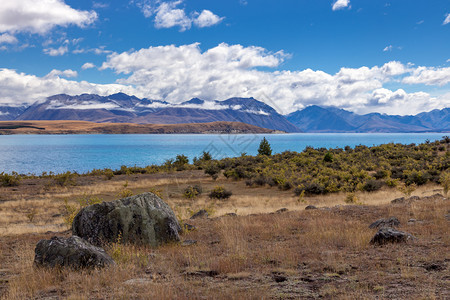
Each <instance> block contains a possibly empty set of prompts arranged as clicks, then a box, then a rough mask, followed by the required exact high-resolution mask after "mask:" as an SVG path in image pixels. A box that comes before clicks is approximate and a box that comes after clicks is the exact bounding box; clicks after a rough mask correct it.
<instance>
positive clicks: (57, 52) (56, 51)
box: [43, 45, 69, 56]
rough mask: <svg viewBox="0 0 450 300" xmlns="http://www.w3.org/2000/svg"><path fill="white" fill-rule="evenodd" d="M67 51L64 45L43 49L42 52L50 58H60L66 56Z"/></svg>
mask: <svg viewBox="0 0 450 300" xmlns="http://www.w3.org/2000/svg"><path fill="white" fill-rule="evenodd" d="M68 51H69V48H68V47H67V46H66V45H63V46H61V47H59V48H45V49H44V50H43V52H44V53H45V54H47V55H50V56H61V55H64V54H66V53H67V52H68Z"/></svg>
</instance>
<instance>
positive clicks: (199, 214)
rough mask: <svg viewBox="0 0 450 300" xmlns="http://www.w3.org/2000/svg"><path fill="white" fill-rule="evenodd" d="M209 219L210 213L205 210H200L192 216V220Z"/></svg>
mask: <svg viewBox="0 0 450 300" xmlns="http://www.w3.org/2000/svg"><path fill="white" fill-rule="evenodd" d="M207 217H208V212H207V211H206V210H204V209H200V210H199V211H198V212H196V213H195V214H193V215H192V217H191V220H193V219H203V218H207Z"/></svg>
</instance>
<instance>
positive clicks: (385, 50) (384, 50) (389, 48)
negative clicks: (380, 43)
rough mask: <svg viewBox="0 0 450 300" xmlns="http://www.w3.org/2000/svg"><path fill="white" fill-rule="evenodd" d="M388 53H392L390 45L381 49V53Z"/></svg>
mask: <svg viewBox="0 0 450 300" xmlns="http://www.w3.org/2000/svg"><path fill="white" fill-rule="evenodd" d="M388 51H392V45H389V46H386V47H385V48H384V49H383V52H388Z"/></svg>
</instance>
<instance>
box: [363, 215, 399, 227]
mask: <svg viewBox="0 0 450 300" xmlns="http://www.w3.org/2000/svg"><path fill="white" fill-rule="evenodd" d="M398 226H400V221H399V220H398V219H397V218H396V217H390V218H389V219H379V220H376V221H375V222H373V223H372V224H370V225H369V228H371V229H373V228H383V227H391V228H394V227H398Z"/></svg>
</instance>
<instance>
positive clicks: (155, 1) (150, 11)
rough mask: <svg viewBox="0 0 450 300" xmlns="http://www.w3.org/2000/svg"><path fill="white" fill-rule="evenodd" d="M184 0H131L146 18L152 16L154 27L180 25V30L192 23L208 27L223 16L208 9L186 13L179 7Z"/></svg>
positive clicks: (186, 28) (189, 26)
mask: <svg viewBox="0 0 450 300" xmlns="http://www.w3.org/2000/svg"><path fill="white" fill-rule="evenodd" d="M183 1H184V0H177V1H162V0H134V1H133V0H132V1H131V3H134V4H136V5H137V6H138V7H139V8H140V10H141V11H142V13H143V14H144V16H145V17H146V18H150V17H152V16H154V23H155V27H156V28H172V27H177V26H179V27H180V31H185V30H188V29H190V28H191V27H192V24H194V25H195V26H197V27H199V28H204V27H210V26H214V25H216V24H218V23H220V22H221V21H222V20H223V19H224V18H223V17H219V16H217V15H216V14H214V13H213V12H211V11H209V10H206V9H205V10H203V11H202V12H201V13H198V12H193V13H190V14H187V13H186V12H185V9H184V8H179V6H180V5H181V4H182V3H183Z"/></svg>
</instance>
